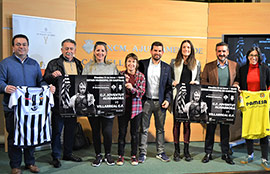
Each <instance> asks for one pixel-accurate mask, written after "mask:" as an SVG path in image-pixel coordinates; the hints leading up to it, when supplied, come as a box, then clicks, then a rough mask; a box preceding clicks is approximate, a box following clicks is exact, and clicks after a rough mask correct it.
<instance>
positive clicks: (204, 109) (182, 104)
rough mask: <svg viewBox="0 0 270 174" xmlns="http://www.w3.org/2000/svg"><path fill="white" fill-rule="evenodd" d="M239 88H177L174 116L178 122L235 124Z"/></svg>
mask: <svg viewBox="0 0 270 174" xmlns="http://www.w3.org/2000/svg"><path fill="white" fill-rule="evenodd" d="M236 107H237V88H235V87H221V86H206V85H201V86H200V85H187V84H180V85H178V86H177V95H176V98H175V103H174V114H175V116H176V119H177V120H178V121H190V122H197V123H198V122H200V123H224V124H233V123H234V120H235V115H236Z"/></svg>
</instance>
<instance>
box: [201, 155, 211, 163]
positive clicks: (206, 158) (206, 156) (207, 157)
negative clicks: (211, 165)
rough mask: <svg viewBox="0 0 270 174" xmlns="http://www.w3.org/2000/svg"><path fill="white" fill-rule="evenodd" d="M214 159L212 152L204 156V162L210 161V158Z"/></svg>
mask: <svg viewBox="0 0 270 174" xmlns="http://www.w3.org/2000/svg"><path fill="white" fill-rule="evenodd" d="M212 159H213V158H212V154H211V153H207V154H205V156H204V157H203V159H202V162H203V163H208V162H209V160H212Z"/></svg>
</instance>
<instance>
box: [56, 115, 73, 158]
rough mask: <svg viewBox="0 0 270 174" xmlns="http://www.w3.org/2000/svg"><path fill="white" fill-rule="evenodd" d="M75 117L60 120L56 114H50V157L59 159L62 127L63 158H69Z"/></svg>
mask: <svg viewBox="0 0 270 174" xmlns="http://www.w3.org/2000/svg"><path fill="white" fill-rule="evenodd" d="M76 124H77V117H70V118H62V117H61V116H60V115H59V114H58V113H54V112H52V144H51V146H52V157H53V158H54V159H60V158H61V150H62V148H61V139H60V137H61V133H62V129H63V127H64V143H63V144H64V151H63V156H70V155H71V154H72V148H73V143H74V136H75V129H76Z"/></svg>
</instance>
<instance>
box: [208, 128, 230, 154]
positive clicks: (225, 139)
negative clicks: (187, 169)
mask: <svg viewBox="0 0 270 174" xmlns="http://www.w3.org/2000/svg"><path fill="white" fill-rule="evenodd" d="M219 125H220V142H221V152H222V154H228V153H229V138H230V132H229V128H230V126H229V125H225V124H219ZM216 127H217V124H207V127H206V137H205V146H204V150H205V153H212V151H213V147H214V138H215V130H216Z"/></svg>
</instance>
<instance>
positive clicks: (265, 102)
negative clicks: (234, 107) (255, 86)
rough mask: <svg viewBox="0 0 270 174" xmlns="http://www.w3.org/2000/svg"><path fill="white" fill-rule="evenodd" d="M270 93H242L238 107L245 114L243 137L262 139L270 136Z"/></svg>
mask: <svg viewBox="0 0 270 174" xmlns="http://www.w3.org/2000/svg"><path fill="white" fill-rule="evenodd" d="M269 103H270V102H269V91H258V92H252V91H242V92H241V94H240V99H239V101H238V107H239V109H240V110H241V111H242V113H243V119H242V137H243V138H245V139H260V138H263V137H266V136H267V135H270V124H269Z"/></svg>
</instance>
